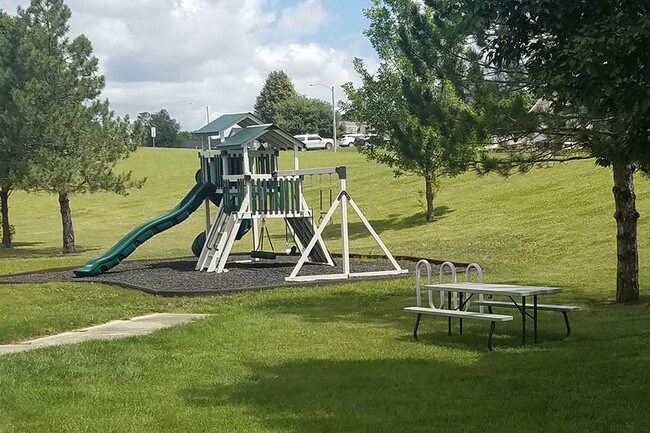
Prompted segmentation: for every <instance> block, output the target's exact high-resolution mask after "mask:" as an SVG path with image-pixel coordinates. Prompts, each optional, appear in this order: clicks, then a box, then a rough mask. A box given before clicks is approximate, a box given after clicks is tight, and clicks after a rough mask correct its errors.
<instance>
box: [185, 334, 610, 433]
mask: <svg viewBox="0 0 650 433" xmlns="http://www.w3.org/2000/svg"><path fill="white" fill-rule="evenodd" d="M413 344H417V343H413ZM397 345H398V346H399V345H400V343H397ZM407 350H408V352H410V355H409V356H406V357H404V358H400V357H399V355H396V354H394V353H393V355H392V356H391V355H384V356H385V358H383V359H370V360H366V359H363V358H364V355H363V354H362V353H355V352H354V350H352V351H351V353H350V354H349V356H350V358H352V360H340V359H337V360H327V359H311V360H304V361H303V360H301V361H292V362H285V363H282V364H279V365H266V364H264V365H262V364H248V365H245V367H246V368H247V370H248V372H249V374H248V377H247V378H245V379H243V380H241V381H238V382H237V383H234V384H222V383H218V380H209V379H207V378H206V380H205V381H204V383H203V384H200V385H198V386H194V387H190V388H187V389H184V390H181V391H179V395H180V397H181V398H182V399H183V400H184V401H185V402H186V404H188V405H189V406H194V407H198V408H218V407H232V406H237V407H239V408H241V409H243V411H244V413H247V414H248V415H249V416H251V417H254V418H255V421H256V422H259V423H261V424H262V425H263V426H264V427H265V428H267V429H269V430H274V431H275V430H281V431H294V432H307V431H308V432H321V431H322V432H342V431H345V432H368V431H383V432H398V431H414V432H431V431H461V430H462V431H464V432H474V431H476V432H484V431H514V429H517V428H518V426H519V427H521V426H522V425H526V426H528V427H529V429H530V428H531V427H533V426H534V428H533V429H532V430H531V431H558V426H561V423H562V418H563V417H565V416H567V415H571V416H572V417H573V425H572V428H573V429H574V430H564V431H583V428H582V427H586V425H585V424H589V423H591V422H597V421H593V413H594V412H593V411H594V408H593V405H592V403H594V400H595V401H597V402H599V403H600V404H602V400H601V399H600V398H599V397H598V394H597V393H595V391H596V390H593V389H585V387H584V377H581V376H582V375H581V374H578V370H579V369H580V368H581V367H580V366H579V365H573V364H567V363H566V362H567V359H568V358H569V356H568V354H564V353H562V352H561V351H559V350H558V351H554V350H547V351H538V352H523V353H522V352H507V353H506V352H502V353H496V352H495V353H485V352H471V351H463V350H450V351H436V350H430V348H427V347H416V348H415V350H413V347H411V348H409V349H407ZM355 358H358V359H355ZM619 388H620V387H619ZM566 389H582V390H584V391H583V392H582V395H581V398H580V399H575V398H574V396H572V395H571V394H570V393H566V392H565V391H564V390H566ZM619 392H620V390H619V389H616V390H614V394H615V395H618V393H619ZM558 414H561V415H558ZM576 423H577V426H576ZM578 426H579V427H580V428H578ZM587 430H589V429H586V430H584V431H587Z"/></svg>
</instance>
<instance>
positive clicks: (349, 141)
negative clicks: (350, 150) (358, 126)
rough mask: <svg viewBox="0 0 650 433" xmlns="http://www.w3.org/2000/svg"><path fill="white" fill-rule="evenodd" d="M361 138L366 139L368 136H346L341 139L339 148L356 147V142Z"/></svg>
mask: <svg viewBox="0 0 650 433" xmlns="http://www.w3.org/2000/svg"><path fill="white" fill-rule="evenodd" d="M360 137H363V138H365V137H366V136H365V135H364V134H345V135H344V136H343V137H341V140H339V146H343V147H347V146H354V140H356V139H357V138H360Z"/></svg>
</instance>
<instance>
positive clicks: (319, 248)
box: [287, 218, 329, 263]
mask: <svg viewBox="0 0 650 433" xmlns="http://www.w3.org/2000/svg"><path fill="white" fill-rule="evenodd" d="M287 221H288V222H289V226H291V230H293V233H294V234H295V235H296V240H297V241H298V242H299V243H300V249H301V250H303V251H304V249H305V248H306V247H307V245H309V242H310V241H311V240H312V238H313V237H314V234H315V233H316V231H315V230H314V225H313V224H312V222H311V220H310V219H309V218H287ZM328 257H329V252H328V251H327V248H326V247H325V244H324V243H322V242H317V243H316V245H315V246H314V248H313V249H312V250H311V254H310V255H309V260H310V261H311V262H314V263H328Z"/></svg>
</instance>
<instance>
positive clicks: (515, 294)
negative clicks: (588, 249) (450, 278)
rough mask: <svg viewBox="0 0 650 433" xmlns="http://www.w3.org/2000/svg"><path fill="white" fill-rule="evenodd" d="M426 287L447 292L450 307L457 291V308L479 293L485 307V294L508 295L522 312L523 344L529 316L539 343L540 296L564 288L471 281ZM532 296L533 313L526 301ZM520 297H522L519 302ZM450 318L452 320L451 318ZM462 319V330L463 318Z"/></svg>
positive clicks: (480, 303)
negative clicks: (538, 299)
mask: <svg viewBox="0 0 650 433" xmlns="http://www.w3.org/2000/svg"><path fill="white" fill-rule="evenodd" d="M424 287H425V289H426V290H430V291H438V292H443V293H446V294H447V299H448V304H447V305H448V308H449V309H451V305H452V296H453V293H457V294H458V297H459V304H458V305H457V307H456V308H454V309H455V310H464V309H465V307H466V306H467V305H469V303H470V301H471V299H472V298H474V296H475V295H479V300H478V301H477V302H475V303H476V304H477V305H479V306H480V307H483V306H485V304H486V303H485V301H484V299H483V298H484V297H485V296H487V297H488V298H490V299H491V298H492V297H494V296H502V297H507V298H508V299H509V300H510V302H511V305H512V306H513V307H515V308H517V309H518V310H519V312H520V313H521V338H522V344H524V345H525V344H526V319H527V318H531V319H532V320H533V335H534V342H535V343H537V323H538V320H537V318H538V310H539V304H538V302H537V298H538V296H540V295H551V294H555V293H561V292H562V289H561V288H559V287H541V286H520V285H514V284H488V283H471V282H459V283H439V284H427V285H425V286H424ZM531 297H532V298H533V304H532V314H531V313H530V307H529V305H528V304H527V303H526V298H531ZM518 299H520V301H519V302H518ZM482 304H483V305H482ZM499 304H501V306H504V307H505V306H507V305H506V304H505V303H499ZM449 320H450V321H451V318H450V319H449ZM460 320H461V324H460V326H461V332H462V326H463V325H462V318H461V319H460Z"/></svg>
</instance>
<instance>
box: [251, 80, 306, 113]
mask: <svg viewBox="0 0 650 433" xmlns="http://www.w3.org/2000/svg"><path fill="white" fill-rule="evenodd" d="M295 96H297V94H296V89H295V88H294V87H293V83H292V82H291V78H289V76H288V75H287V74H286V73H285V72H284V71H281V70H280V71H271V72H270V73H269V75H268V76H267V77H266V81H265V82H264V86H263V87H262V90H261V91H260V94H259V95H258V96H257V98H256V99H255V106H254V110H255V115H257V116H258V117H259V118H260V119H262V120H263V121H264V122H267V123H273V121H274V118H275V112H276V106H277V104H279V103H280V102H282V101H286V100H287V99H290V98H293V97H295Z"/></svg>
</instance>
